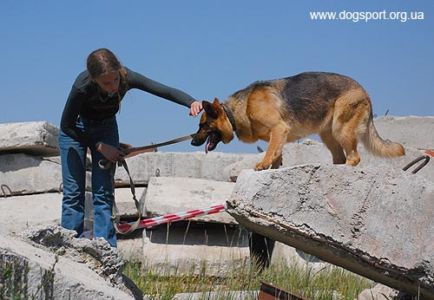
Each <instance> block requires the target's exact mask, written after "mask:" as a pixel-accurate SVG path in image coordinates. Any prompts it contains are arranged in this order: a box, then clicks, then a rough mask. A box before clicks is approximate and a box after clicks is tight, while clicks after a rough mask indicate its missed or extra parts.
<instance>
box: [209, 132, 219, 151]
mask: <svg viewBox="0 0 434 300" xmlns="http://www.w3.org/2000/svg"><path fill="white" fill-rule="evenodd" d="M221 140H222V137H221V134H220V133H219V132H217V131H211V132H210V133H209V134H208V140H207V141H206V145H205V153H208V151H212V150H214V149H215V147H217V144H218V143H219V142H220V141H221Z"/></svg>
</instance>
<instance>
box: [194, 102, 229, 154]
mask: <svg viewBox="0 0 434 300" xmlns="http://www.w3.org/2000/svg"><path fill="white" fill-rule="evenodd" d="M202 106H203V110H204V112H203V113H202V116H201V118H200V123H199V130H198V131H197V132H196V134H195V135H194V136H193V140H192V141H191V144H192V145H193V146H200V145H202V144H203V143H205V142H207V143H206V146H205V152H208V151H212V150H214V149H215V148H216V147H217V144H218V143H219V142H221V141H222V142H223V143H224V144H227V143H229V142H230V141H231V140H232V139H233V138H234V133H233V128H232V125H231V123H230V122H229V119H228V117H227V116H226V113H225V110H224V109H223V107H222V105H221V104H220V102H219V101H218V99H217V98H215V99H214V102H213V103H210V102H208V101H203V102H202Z"/></svg>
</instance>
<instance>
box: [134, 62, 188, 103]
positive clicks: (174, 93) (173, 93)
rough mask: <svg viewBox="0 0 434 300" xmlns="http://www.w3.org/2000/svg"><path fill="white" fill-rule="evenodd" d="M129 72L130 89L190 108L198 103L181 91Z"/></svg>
mask: <svg viewBox="0 0 434 300" xmlns="http://www.w3.org/2000/svg"><path fill="white" fill-rule="evenodd" d="M127 70H128V75H127V76H128V85H129V87H130V88H137V89H140V90H142V91H145V92H148V93H151V94H154V95H156V96H159V97H162V98H164V99H167V100H170V101H173V102H175V103H178V104H180V105H183V106H186V107H189V108H190V107H191V104H192V103H193V102H195V101H196V99H194V98H193V97H192V96H190V95H189V94H187V93H185V92H183V91H181V90H178V89H175V88H172V87H169V86H167V85H164V84H161V83H159V82H157V81H154V80H152V79H149V78H147V77H145V76H143V75H142V74H139V73H137V72H134V71H131V70H129V69H127Z"/></svg>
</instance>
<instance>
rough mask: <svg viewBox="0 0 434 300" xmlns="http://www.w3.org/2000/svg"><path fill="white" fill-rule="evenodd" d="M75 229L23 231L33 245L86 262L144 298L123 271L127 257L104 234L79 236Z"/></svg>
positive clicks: (73, 259)
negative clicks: (93, 237)
mask: <svg viewBox="0 0 434 300" xmlns="http://www.w3.org/2000/svg"><path fill="white" fill-rule="evenodd" d="M75 236H76V232H75V231H73V230H68V229H65V228H63V227H61V226H58V225H50V226H40V227H34V228H29V229H27V230H25V231H23V232H22V233H21V235H20V237H21V238H23V239H24V240H27V241H29V242H30V243H31V244H32V245H33V246H35V247H38V248H42V249H44V250H46V251H49V252H52V253H54V254H55V255H57V256H63V257H65V258H68V259H70V260H72V261H75V262H77V263H82V264H85V265H86V266H87V267H88V268H89V269H91V270H93V271H94V272H95V273H96V274H98V275H99V276H100V277H102V278H103V279H104V280H105V281H106V282H108V283H109V284H110V285H112V286H113V287H115V288H118V289H120V290H122V291H124V292H126V293H129V294H132V296H133V297H134V298H135V299H141V298H143V294H142V292H141V291H140V290H139V289H138V287H137V286H136V285H135V284H134V283H133V282H132V281H131V280H130V279H129V278H127V277H126V276H124V275H123V274H122V271H123V266H124V260H123V259H122V258H121V256H120V255H119V253H118V250H117V249H116V248H113V247H111V246H110V244H109V243H108V242H107V241H106V240H105V239H103V238H96V239H92V240H90V239H87V238H76V237H75Z"/></svg>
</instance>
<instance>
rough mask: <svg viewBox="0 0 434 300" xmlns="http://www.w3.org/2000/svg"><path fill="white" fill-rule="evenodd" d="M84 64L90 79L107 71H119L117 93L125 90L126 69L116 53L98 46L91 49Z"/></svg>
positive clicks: (126, 86) (126, 87)
mask: <svg viewBox="0 0 434 300" xmlns="http://www.w3.org/2000/svg"><path fill="white" fill-rule="evenodd" d="M86 66H87V71H88V72H89V75H90V77H91V79H95V78H97V77H99V76H101V75H104V74H107V73H111V72H119V76H120V82H119V91H118V95H119V93H124V92H126V91H127V89H128V85H127V70H125V68H124V67H123V66H122V64H121V63H120V61H119V59H118V58H117V57H116V55H114V53H113V52H111V51H110V50H109V49H107V48H100V49H96V50H94V51H92V52H91V53H90V54H89V56H88V57H87V61H86ZM119 100H120V95H119Z"/></svg>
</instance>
